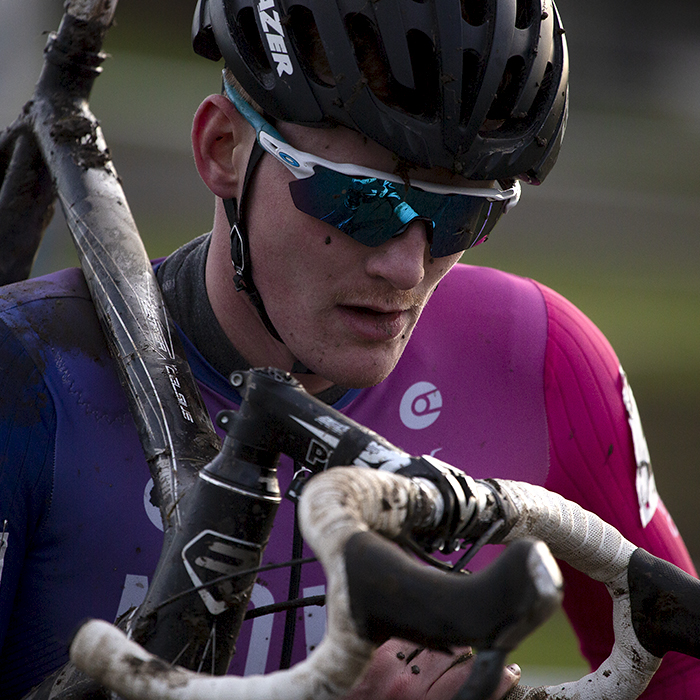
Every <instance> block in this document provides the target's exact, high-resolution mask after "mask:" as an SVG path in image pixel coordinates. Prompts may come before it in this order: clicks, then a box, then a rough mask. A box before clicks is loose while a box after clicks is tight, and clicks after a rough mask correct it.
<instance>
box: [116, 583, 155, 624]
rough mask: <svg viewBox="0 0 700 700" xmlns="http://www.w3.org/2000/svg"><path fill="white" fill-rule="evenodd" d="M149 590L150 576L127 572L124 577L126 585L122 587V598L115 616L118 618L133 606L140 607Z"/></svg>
mask: <svg viewBox="0 0 700 700" xmlns="http://www.w3.org/2000/svg"><path fill="white" fill-rule="evenodd" d="M147 592H148V576H139V575H138V574H127V575H126V578H125V579H124V587H123V589H122V598H121V600H120V601H119V607H118V608H117V614H116V615H115V616H114V619H115V620H116V619H117V618H118V617H120V616H121V615H123V614H124V613H125V612H126V611H127V610H129V609H131V608H138V606H139V605H141V603H143V601H144V600H146V593H147Z"/></svg>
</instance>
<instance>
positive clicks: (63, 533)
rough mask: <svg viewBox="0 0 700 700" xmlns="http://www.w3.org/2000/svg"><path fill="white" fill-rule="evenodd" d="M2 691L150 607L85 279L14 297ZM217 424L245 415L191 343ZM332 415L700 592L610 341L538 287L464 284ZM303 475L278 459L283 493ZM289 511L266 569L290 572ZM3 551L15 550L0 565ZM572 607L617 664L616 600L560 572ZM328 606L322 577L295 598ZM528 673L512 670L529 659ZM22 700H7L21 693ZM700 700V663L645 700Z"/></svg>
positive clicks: (507, 281)
mask: <svg viewBox="0 0 700 700" xmlns="http://www.w3.org/2000/svg"><path fill="white" fill-rule="evenodd" d="M0 320H1V321H2V322H4V324H5V325H4V326H3V325H2V323H0V372H2V373H4V375H5V376H6V377H7V379H6V380H5V383H6V385H7V387H8V389H7V391H5V392H3V393H4V396H2V397H0V523H2V522H3V521H5V520H7V526H6V528H5V535H4V536H3V540H2V541H0V545H2V542H4V543H5V545H6V546H5V549H4V558H3V559H2V560H1V561H0V648H2V654H1V655H0V687H2V688H3V689H4V692H5V693H6V695H5V696H3V697H8V698H12V697H19V696H20V695H21V693H23V692H26V690H28V689H29V687H31V685H32V684H34V683H36V682H38V681H39V680H41V678H42V677H43V676H44V675H46V674H47V673H49V672H50V671H52V670H53V669H55V668H56V667H57V666H59V665H60V664H61V663H63V662H64V661H65V658H66V656H65V652H66V643H67V641H68V639H69V638H70V634H71V632H72V631H73V630H74V627H75V626H76V625H77V624H78V623H79V621H80V620H82V619H83V618H85V617H88V616H93V617H102V618H104V619H107V620H110V621H111V620H114V618H115V617H116V616H117V615H118V614H119V613H121V612H123V611H124V610H126V609H128V608H129V607H131V606H132V605H137V604H138V603H139V602H140V601H141V600H142V599H143V596H144V594H145V591H146V587H147V586H148V582H149V577H150V576H151V575H152V573H153V570H154V568H155V564H156V562H157V559H158V556H159V553H160V545H161V540H162V537H161V532H160V530H159V519H160V516H159V514H158V511H157V509H155V508H154V507H153V506H152V505H151V503H150V501H149V495H150V488H151V487H150V483H149V482H150V476H149V472H148V467H147V465H146V463H145V460H144V458H143V455H142V452H141V449H140V445H139V442H138V437H137V435H136V431H135V428H134V426H133V423H132V421H131V418H130V416H129V414H128V408H127V405H126V399H125V397H124V394H123V392H122V390H121V388H120V387H119V383H118V379H117V376H116V373H115V370H114V366H113V364H112V363H111V361H110V359H109V357H108V352H107V349H106V347H105V345H104V341H103V340H102V336H101V334H100V332H99V329H98V326H97V320H96V318H95V316H94V313H93V312H92V306H91V303H90V300H89V296H88V293H87V290H86V288H85V285H84V282H83V280H82V275H81V274H80V273H79V272H78V271H76V270H73V271H66V272H63V273H57V274H55V275H51V276H49V277H47V278H43V279H39V280H33V281H30V282H26V283H22V284H19V285H13V286H11V287H6V288H4V289H3V290H2V294H0ZM185 344H186V349H187V352H188V356H189V359H190V362H191V365H192V368H193V371H194V373H195V376H196V377H197V380H198V382H199V385H200V388H201V391H202V394H203V397H204V400H205V402H206V404H207V406H208V407H209V409H210V411H211V413H212V415H215V414H216V413H217V412H218V411H219V410H221V409H224V408H235V407H236V406H237V404H238V401H239V397H238V396H237V394H236V392H235V391H234V390H233V388H232V387H231V386H230V385H229V384H228V382H227V381H226V379H225V378H224V377H223V376H221V375H220V374H219V373H217V372H216V371H215V370H214V369H213V368H212V367H211V366H210V365H209V364H208V363H207V362H206V361H205V360H204V359H203V357H202V356H201V355H200V354H199V352H198V351H197V350H196V349H195V348H193V347H192V346H191V345H190V344H189V343H188V341H187V339H185ZM335 407H336V408H337V409H339V410H341V411H342V412H343V413H345V414H346V415H348V416H350V417H351V418H353V419H354V420H356V421H358V422H360V423H362V424H364V425H366V426H368V427H370V428H372V429H373V430H375V431H376V432H378V433H379V434H381V435H383V436H384V437H385V438H387V439H388V440H390V441H391V442H392V443H394V444H395V445H398V446H399V447H401V448H403V449H404V450H406V451H407V452H409V453H412V454H433V455H435V456H437V457H439V458H440V459H442V460H443V461H446V462H449V463H451V464H453V465H455V466H457V467H460V468H461V469H463V470H464V471H465V472H467V473H468V474H469V475H471V476H473V477H475V478H485V477H500V478H508V479H517V480H522V481H528V482H530V483H534V484H539V485H542V486H545V487H546V488H549V489H551V490H553V491H556V492H558V493H560V494H561V495H563V496H564V497H566V498H569V499H572V500H574V501H576V502H578V503H579V504H581V505H582V506H584V507H585V508H587V509H588V510H591V511H593V512H595V513H597V514H598V515H599V516H600V517H602V518H603V519H604V520H606V521H608V522H610V523H611V524H613V525H614V526H615V527H617V528H618V529H619V530H620V531H621V532H622V533H623V535H624V536H625V537H627V538H628V539H629V540H631V541H632V542H634V543H636V544H637V545H639V546H641V547H644V548H645V549H646V550H648V551H649V552H651V553H653V554H655V555H656V556H659V557H662V558H664V559H667V560H669V561H671V562H673V563H675V564H677V565H678V566H680V567H682V568H684V569H685V570H687V571H689V572H691V573H695V572H694V569H693V566H692V563H691V561H690V558H689V556H688V553H687V551H686V549H685V546H684V544H683V542H682V540H681V538H680V536H679V534H678V532H677V530H676V528H675V526H674V524H673V521H672V520H671V517H670V516H669V514H668V513H667V511H666V510H665V508H664V506H663V503H662V502H661V501H660V500H658V498H657V497H656V492H655V488H654V485H653V476H652V475H651V470H650V468H649V465H648V455H647V454H646V447H645V445H644V442H643V434H642V433H641V428H640V427H639V424H638V417H637V415H636V409H635V406H634V401H633V399H632V397H631V393H630V391H629V387H628V386H627V384H626V380H625V377H624V374H623V373H622V372H621V368H620V366H619V362H618V360H617V358H616V356H615V354H614V352H613V350H612V349H611V347H610V345H609V344H608V343H607V341H606V340H605V338H604V337H603V336H602V334H601V333H600V331H599V330H598V329H597V328H596V327H595V326H594V325H593V324H592V323H591V322H590V321H589V320H588V319H587V318H586V317H585V316H584V315H583V314H581V312H579V311H578V310H577V309H576V308H575V307H573V306H572V305H571V304H570V303H569V302H567V301H566V300H564V299H563V298H562V297H561V296H559V295H557V294H556V293H555V292H553V291H551V290H550V289H548V288H546V287H543V286H542V285H539V284H537V283H536V282H533V281H532V280H527V279H523V278H519V277H515V276H513V275H509V274H506V273H503V272H499V271H496V270H491V269H487V268H477V267H470V266H465V265H457V266H456V267H455V268H454V269H453V270H452V271H451V272H450V273H449V274H448V275H447V276H446V278H445V279H444V280H443V281H442V282H441V284H440V286H439V288H438V289H437V291H436V292H435V294H434V295H433V298H432V299H431V300H430V302H429V303H428V305H427V307H426V309H425V311H424V313H423V316H422V317H421V320H420V322H419V323H418V325H417V327H416V330H415V331H414V333H413V336H412V338H411V340H410V342H409V344H408V346H407V348H406V351H405V353H404V355H403V356H402V358H401V360H400V362H399V363H398V365H397V367H396V369H395V370H394V371H393V372H392V374H391V375H390V376H389V377H388V378H387V379H386V380H385V381H384V382H382V383H381V384H379V385H378V386H376V387H372V388H369V389H363V390H352V391H349V392H348V393H347V394H346V395H345V396H344V397H343V398H342V399H341V400H340V401H339V402H338V403H337V404H336V405H335ZM292 471H293V466H292V464H291V462H290V461H289V460H286V458H283V461H282V463H281V465H280V469H279V474H280V481H281V488H282V490H283V492H284V490H285V489H286V487H287V485H288V484H289V482H290V480H291V476H292ZM293 520H294V506H293V504H292V503H291V502H289V501H287V500H284V501H283V503H282V505H281V507H280V511H279V514H278V516H277V520H276V521H275V526H274V528H273V531H272V537H271V541H270V544H269V546H268V548H267V551H266V555H265V559H266V560H267V561H269V562H280V561H285V560H287V559H289V558H290V557H291V554H292V536H291V533H292V529H293ZM0 551H2V549H0ZM563 571H564V574H565V578H566V598H565V608H566V611H567V613H568V615H569V617H570V619H571V621H572V623H573V625H574V628H575V630H576V632H577V634H578V637H579V640H580V643H581V649H582V652H583V654H584V655H585V656H586V658H587V659H588V660H589V661H590V662H591V664H592V665H593V666H594V667H595V666H597V665H598V664H600V662H601V661H603V660H604V659H605V658H606V657H607V655H608V654H609V652H610V649H611V646H612V625H611V604H610V599H609V597H608V594H607V592H606V591H605V588H604V587H603V585H602V584H600V583H597V582H594V581H591V580H589V579H588V578H586V577H585V576H583V575H581V574H578V573H577V572H576V571H574V570H572V569H571V568H569V567H567V566H563ZM288 579H289V572H288V570H287V569H284V570H281V571H275V572H272V573H265V574H261V575H260V577H259V579H258V583H257V584H256V585H255V588H254V591H253V597H252V604H253V605H254V606H256V607H259V606H264V605H269V604H271V603H274V602H280V601H284V600H286V599H287V595H288V586H289V581H288ZM323 592H324V577H323V573H322V571H321V570H320V567H319V565H318V564H307V565H304V566H303V568H302V575H301V586H300V593H301V594H302V595H303V596H313V595H319V594H321V593H323ZM284 625H285V614H284V613H275V614H273V615H266V616H261V617H258V618H255V619H253V620H251V621H248V622H246V623H245V624H244V628H243V631H242V633H241V636H240V638H239V641H238V645H237V653H236V656H235V657H234V662H233V665H232V669H231V670H232V672H234V673H237V674H251V673H263V672H269V671H271V670H274V669H276V668H278V667H279V663H280V657H281V653H282V652H281V647H282V637H283V630H284ZM324 628H325V614H324V609H323V608H319V607H307V608H302V609H299V610H298V611H297V625H296V634H295V640H294V651H293V655H292V662H293V663H295V662H297V661H299V660H300V659H302V658H303V657H305V656H306V654H307V653H308V652H309V651H310V650H312V649H313V648H314V647H315V646H316V645H317V644H318V643H319V642H320V640H321V638H322V636H323V632H324ZM515 660H517V659H515ZM8 689H9V690H8ZM698 696H700V663H699V662H697V661H695V660H693V659H689V658H687V657H684V656H681V655H677V654H668V655H667V657H666V659H665V660H664V662H663V664H662V666H661V669H660V671H659V672H658V673H657V674H656V676H655V677H654V680H653V681H652V684H651V685H650V687H649V689H648V690H647V691H646V692H645V694H644V695H643V697H644V698H647V699H649V698H657V699H658V698H662V697H674V698H677V699H679V700H683V699H687V700H690V698H696V697H698Z"/></svg>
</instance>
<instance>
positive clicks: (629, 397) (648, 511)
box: [620, 367, 659, 527]
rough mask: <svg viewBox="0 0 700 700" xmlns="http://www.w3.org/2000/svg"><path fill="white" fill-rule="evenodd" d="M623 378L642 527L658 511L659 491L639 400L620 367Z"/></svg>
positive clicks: (624, 399)
mask: <svg viewBox="0 0 700 700" xmlns="http://www.w3.org/2000/svg"><path fill="white" fill-rule="evenodd" d="M620 377H621V378H622V400H623V401H624V404H625V409H627V420H628V422H629V424H630V429H631V430H632V442H633V443H634V458H635V461H636V462H637V478H636V482H635V484H636V487H637V501H638V503H639V517H640V518H641V519H642V527H646V526H647V525H648V524H649V523H650V522H651V519H652V518H653V517H654V513H656V509H657V507H658V505H659V493H658V491H657V490H656V480H655V479H654V472H653V471H652V469H651V457H650V456H649V447H648V446H647V440H646V438H645V437H644V430H643V429H642V421H641V419H640V417H639V411H638V410H637V402H636V401H635V400H634V394H633V393H632V387H631V386H630V385H629V382H628V381H627V375H626V374H625V371H624V370H623V369H622V367H620Z"/></svg>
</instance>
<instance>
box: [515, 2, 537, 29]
mask: <svg viewBox="0 0 700 700" xmlns="http://www.w3.org/2000/svg"><path fill="white" fill-rule="evenodd" d="M541 14H542V3H541V0H517V3H516V7H515V26H516V27H517V28H518V29H527V28H528V27H529V26H530V25H531V24H532V21H533V20H534V19H535V17H537V16H538V15H541Z"/></svg>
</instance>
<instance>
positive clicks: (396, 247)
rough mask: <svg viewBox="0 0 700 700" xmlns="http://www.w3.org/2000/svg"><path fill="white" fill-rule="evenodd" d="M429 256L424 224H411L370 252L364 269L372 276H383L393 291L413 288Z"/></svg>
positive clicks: (417, 283)
mask: <svg viewBox="0 0 700 700" xmlns="http://www.w3.org/2000/svg"><path fill="white" fill-rule="evenodd" d="M428 255H429V251H428V238H427V235H426V230H425V223H424V222H422V221H414V222H413V223H411V224H409V225H408V227H407V228H406V230H405V231H404V232H403V233H401V234H400V235H399V236H396V237H395V238H392V239H390V240H388V241H387V242H386V243H382V245H380V246H377V247H376V248H370V249H369V252H368V256H367V262H366V270H367V273H368V274H369V275H370V276H371V277H382V278H383V279H385V280H387V281H388V282H389V283H390V284H391V285H392V286H393V287H394V288H396V289H413V288H414V287H417V286H418V285H419V284H420V283H421V282H422V281H423V278H424V277H425V262H426V257H427V256H428Z"/></svg>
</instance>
